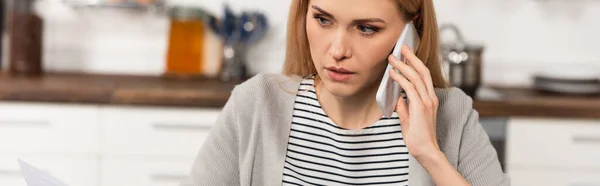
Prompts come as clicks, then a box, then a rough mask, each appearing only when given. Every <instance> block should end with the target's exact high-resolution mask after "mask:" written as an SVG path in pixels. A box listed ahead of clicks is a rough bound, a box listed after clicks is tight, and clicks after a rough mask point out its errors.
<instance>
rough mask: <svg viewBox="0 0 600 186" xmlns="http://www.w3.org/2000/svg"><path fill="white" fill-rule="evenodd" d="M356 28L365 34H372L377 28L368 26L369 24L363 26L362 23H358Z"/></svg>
mask: <svg viewBox="0 0 600 186" xmlns="http://www.w3.org/2000/svg"><path fill="white" fill-rule="evenodd" d="M358 30H359V31H360V32H361V33H362V34H365V35H370V34H373V33H375V32H377V31H378V29H377V28H374V27H370V26H364V25H360V26H358Z"/></svg>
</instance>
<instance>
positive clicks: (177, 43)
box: [166, 6, 206, 77]
mask: <svg viewBox="0 0 600 186" xmlns="http://www.w3.org/2000/svg"><path fill="white" fill-rule="evenodd" d="M169 17H170V20H171V21H170V22H171V26H170V31H169V46H168V51H167V61H166V75H167V76H177V77H193V76H201V75H202V72H203V71H204V69H203V68H204V66H205V61H204V55H205V54H204V50H205V46H204V39H205V38H204V35H205V32H206V29H205V27H206V25H205V21H204V20H205V17H206V16H205V11H204V10H203V9H201V8H196V7H179V6H177V7H172V8H170V10H169Z"/></svg>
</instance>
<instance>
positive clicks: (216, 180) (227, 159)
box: [181, 89, 240, 186]
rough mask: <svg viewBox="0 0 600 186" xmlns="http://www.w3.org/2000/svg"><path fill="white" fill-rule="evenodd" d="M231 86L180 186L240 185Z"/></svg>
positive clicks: (233, 93) (236, 127) (235, 120)
mask: <svg viewBox="0 0 600 186" xmlns="http://www.w3.org/2000/svg"><path fill="white" fill-rule="evenodd" d="M235 99H236V96H235V89H234V91H233V92H232V94H231V97H230V98H229V100H228V101H227V103H226V104H225V106H224V107H223V109H222V111H221V113H220V115H219V117H218V119H217V121H216V123H214V125H213V127H212V129H211V132H210V134H209V136H208V138H207V139H206V141H205V142H204V144H203V145H202V148H201V149H200V152H199V153H198V155H197V157H196V160H195V162H194V164H193V166H192V168H191V172H190V175H189V178H188V179H187V180H184V181H183V182H182V183H181V186H204V185H210V186H218V185H227V186H233V185H240V176H239V163H238V162H239V153H238V147H239V146H238V144H239V142H238V139H239V137H238V136H239V135H238V134H239V133H238V132H239V130H238V125H237V118H236V117H237V116H236V108H235Z"/></svg>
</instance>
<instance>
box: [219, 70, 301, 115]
mask: <svg viewBox="0 0 600 186" xmlns="http://www.w3.org/2000/svg"><path fill="white" fill-rule="evenodd" d="M301 80H302V78H301V77H300V76H296V75H292V76H286V75H281V74H274V73H260V74H257V75H255V76H253V77H252V78H250V79H248V80H246V81H245V82H243V83H241V84H239V85H237V86H236V87H235V88H234V90H233V92H232V94H231V97H230V101H233V102H234V103H235V105H236V110H238V111H240V112H238V113H243V114H241V115H240V116H241V117H243V115H246V116H248V117H254V115H256V114H257V113H270V112H273V113H271V114H285V113H282V112H281V111H282V110H283V111H286V110H289V109H285V108H288V107H291V106H293V102H294V99H295V97H296V92H297V89H298V87H299V86H300V82H301ZM280 109H281V110H280ZM274 111H280V112H274Z"/></svg>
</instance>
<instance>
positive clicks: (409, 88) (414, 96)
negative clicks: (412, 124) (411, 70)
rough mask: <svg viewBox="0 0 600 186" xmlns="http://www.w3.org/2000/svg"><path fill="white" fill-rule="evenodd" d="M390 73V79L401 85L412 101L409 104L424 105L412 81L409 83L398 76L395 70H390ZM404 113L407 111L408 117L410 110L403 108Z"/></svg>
mask: <svg viewBox="0 0 600 186" xmlns="http://www.w3.org/2000/svg"><path fill="white" fill-rule="evenodd" d="M388 73H390V77H392V79H394V81H396V82H398V84H400V86H401V87H402V88H403V89H404V92H406V97H407V99H408V100H410V101H409V102H410V103H411V105H414V104H415V103H422V101H421V97H420V96H419V93H418V92H417V89H416V87H415V85H413V84H412V83H411V82H410V81H408V79H406V78H405V77H403V76H402V75H400V74H398V73H397V72H396V71H394V70H393V69H390V71H388ZM402 101H403V100H402ZM404 111H406V112H407V115H408V109H405V108H403V109H402V112H404Z"/></svg>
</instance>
